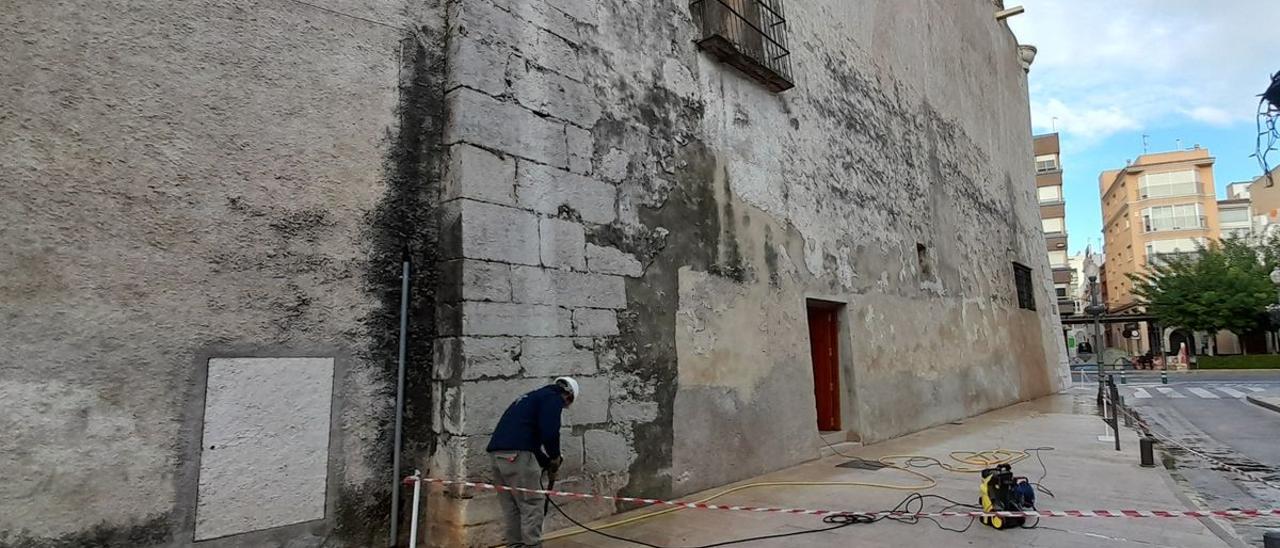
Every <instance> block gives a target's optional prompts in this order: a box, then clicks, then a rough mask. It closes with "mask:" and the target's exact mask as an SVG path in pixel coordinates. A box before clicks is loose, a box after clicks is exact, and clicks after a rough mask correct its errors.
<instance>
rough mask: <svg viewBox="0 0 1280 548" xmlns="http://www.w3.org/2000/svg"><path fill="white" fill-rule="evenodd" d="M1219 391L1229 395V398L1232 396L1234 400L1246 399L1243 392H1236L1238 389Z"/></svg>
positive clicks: (1221, 389)
mask: <svg viewBox="0 0 1280 548" xmlns="http://www.w3.org/2000/svg"><path fill="white" fill-rule="evenodd" d="M1218 391H1219V392H1222V393H1223V394H1226V395H1228V396H1231V397H1233V398H1243V397H1244V392H1241V391H1239V390H1236V389H1234V388H1219V389H1218Z"/></svg>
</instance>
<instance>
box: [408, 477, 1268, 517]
mask: <svg viewBox="0 0 1280 548" xmlns="http://www.w3.org/2000/svg"><path fill="white" fill-rule="evenodd" d="M415 481H422V482H424V483H435V484H439V485H453V486H459V487H463V488H470V489H483V490H489V491H508V492H513V493H516V492H518V493H529V494H535V495H549V496H553V497H564V498H577V499H596V500H608V501H615V502H626V503H631V504H637V505H641V506H672V507H679V508H692V509H697V510H732V511H738V512H776V513H781V514H801V515H811V516H825V515H830V514H851V515H858V516H867V517H873V518H874V517H882V516H892V517H920V518H926V517H928V518H933V517H938V518H945V517H991V516H998V517H1003V518H1023V517H1041V518H1208V517H1219V518H1254V517H1261V516H1280V508H1269V509H1263V510H1033V511H1030V512H981V511H970V512H851V511H847V510H814V509H806V508H770V507H761V506H730V505H725V504H707V503H701V502H688V501H679V500H660V499H644V498H635V497H612V496H609V495H595V494H591V493H573V492H569V491H556V490H547V489H525V488H521V487H507V486H505V485H494V484H491V483H477V482H472V481H458V480H446V479H438V478H416V477H413V476H409V477H407V478H405V479H404V483H405V484H406V485H412V484H413V483H414V482H415Z"/></svg>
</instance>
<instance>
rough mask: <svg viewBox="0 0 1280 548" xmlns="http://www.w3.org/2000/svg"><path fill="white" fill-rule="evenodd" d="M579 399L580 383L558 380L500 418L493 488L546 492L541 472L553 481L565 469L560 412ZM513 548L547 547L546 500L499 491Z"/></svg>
mask: <svg viewBox="0 0 1280 548" xmlns="http://www.w3.org/2000/svg"><path fill="white" fill-rule="evenodd" d="M577 398H578V381H576V380H574V379H572V378H570V377H559V378H557V379H556V380H555V382H553V383H552V384H549V385H547V386H544V387H542V388H539V389H537V390H534V391H532V392H529V393H527V394H525V395H523V396H520V397H519V398H516V400H515V401H514V402H511V405H510V406H508V407H507V410H506V411H505V412H503V413H502V418H501V419H498V426H497V427H496V428H494V431H493V436H492V437H491V438H489V446H488V447H487V448H486V449H485V451H488V452H489V455H490V456H491V459H492V461H493V475H494V483H496V484H498V485H505V486H507V487H517V488H522V489H541V487H542V485H541V482H542V471H543V470H546V471H547V474H548V475H549V476H550V477H555V474H556V473H557V472H558V471H559V470H560V464H561V463H562V462H564V459H563V458H562V457H561V456H560V412H561V411H563V410H564V409H565V408H566V407H569V406H570V405H573V400H575V399H577ZM498 501H499V503H500V504H501V505H502V514H503V517H504V518H505V520H506V536H507V543H508V545H509V546H520V547H530V548H532V547H537V546H542V519H543V518H544V517H545V515H546V510H545V508H544V503H543V497H542V495H535V494H533V493H525V492H518V491H517V492H511V491H499V492H498Z"/></svg>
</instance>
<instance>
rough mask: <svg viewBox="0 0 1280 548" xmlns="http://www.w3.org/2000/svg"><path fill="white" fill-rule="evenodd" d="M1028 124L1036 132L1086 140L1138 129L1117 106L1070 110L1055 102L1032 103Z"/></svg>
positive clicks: (1060, 102) (1056, 100)
mask: <svg viewBox="0 0 1280 548" xmlns="http://www.w3.org/2000/svg"><path fill="white" fill-rule="evenodd" d="M1031 125H1032V127H1033V128H1034V129H1035V130H1036V131H1038V132H1039V131H1055V130H1056V131H1061V132H1063V133H1070V134H1072V135H1075V136H1078V137H1081V138H1083V139H1086V140H1090V141H1093V140H1097V139H1102V138H1104V137H1106V136H1108V135H1111V134H1113V133H1118V132H1121V131H1126V130H1132V129H1138V128H1139V127H1141V125H1140V124H1139V123H1138V121H1137V120H1135V119H1134V118H1133V117H1132V116H1130V115H1128V114H1126V113H1125V112H1123V111H1122V110H1121V109H1120V108H1119V107H1114V106H1113V107H1105V108H1087V107H1086V108H1081V109H1074V108H1072V107H1069V106H1067V105H1066V104H1065V103H1063V102H1062V101H1059V100H1058V99H1049V100H1048V101H1046V102H1043V103H1040V102H1033V103H1032V104H1031Z"/></svg>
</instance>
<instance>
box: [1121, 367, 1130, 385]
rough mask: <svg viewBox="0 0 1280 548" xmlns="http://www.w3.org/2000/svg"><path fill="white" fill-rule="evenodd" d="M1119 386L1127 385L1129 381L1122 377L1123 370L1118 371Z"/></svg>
mask: <svg viewBox="0 0 1280 548" xmlns="http://www.w3.org/2000/svg"><path fill="white" fill-rule="evenodd" d="M1120 384H1129V380H1128V379H1126V378H1125V376H1124V370H1123V369H1121V370H1120Z"/></svg>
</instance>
